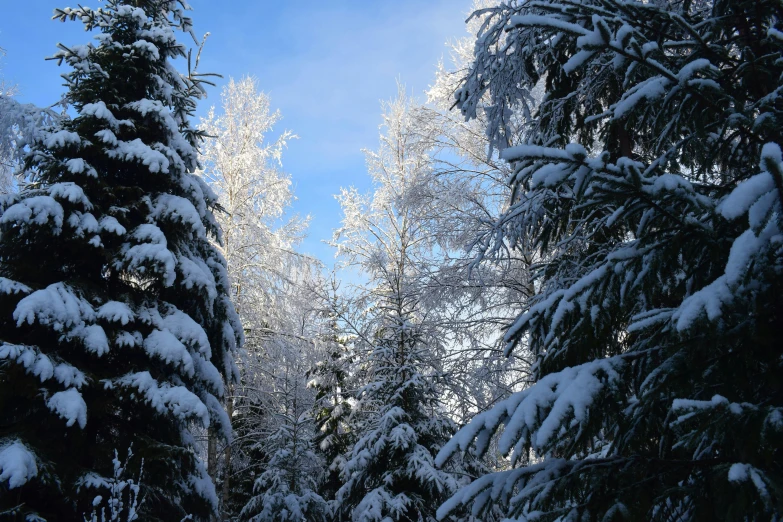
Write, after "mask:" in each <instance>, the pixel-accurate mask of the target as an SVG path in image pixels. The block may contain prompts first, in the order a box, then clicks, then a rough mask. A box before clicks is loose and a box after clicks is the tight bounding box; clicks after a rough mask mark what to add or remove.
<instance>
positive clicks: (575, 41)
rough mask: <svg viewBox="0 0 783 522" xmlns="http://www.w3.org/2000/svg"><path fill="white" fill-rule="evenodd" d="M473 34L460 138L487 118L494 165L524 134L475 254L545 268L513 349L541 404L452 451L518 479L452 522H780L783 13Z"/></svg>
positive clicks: (508, 404)
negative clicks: (469, 516)
mask: <svg viewBox="0 0 783 522" xmlns="http://www.w3.org/2000/svg"><path fill="white" fill-rule="evenodd" d="M476 16H479V17H484V18H483V19H482V22H483V26H482V29H481V31H480V33H479V36H478V41H477V44H476V60H475V62H474V63H473V64H472V66H471V68H470V70H469V71H467V76H466V77H465V79H464V82H463V84H462V86H461V88H460V89H459V90H458V91H457V93H456V97H457V103H458V105H459V106H460V108H461V110H462V111H463V114H465V115H466V116H467V117H470V118H472V117H475V116H476V114H477V110H479V109H480V108H482V107H485V108H486V109H487V111H488V113H489V114H491V122H490V125H489V130H490V133H491V134H492V136H493V143H494V144H495V145H496V146H498V147H501V148H502V147H503V146H505V145H507V144H508V143H509V142H511V141H512V140H511V138H512V136H511V135H510V134H509V133H510V132H514V131H513V129H514V128H521V129H524V133H523V135H522V136H514V138H516V139H517V140H519V139H520V138H521V142H522V144H521V145H518V146H514V147H509V148H506V149H505V150H503V151H502V153H501V155H502V157H503V158H505V159H506V160H508V161H509V162H511V163H512V164H513V167H514V170H515V173H514V175H513V176H512V177H511V178H510V184H511V199H510V204H509V208H508V211H507V212H506V214H505V215H504V216H503V217H502V218H501V220H500V221H499V222H498V223H497V225H496V227H495V230H494V231H493V234H492V236H493V237H489V236H488V237H485V238H484V239H485V240H486V242H485V244H486V245H489V247H488V251H487V252H486V253H487V254H491V253H492V251H493V250H492V249H493V248H494V249H503V248H508V247H509V246H511V247H512V248H514V249H516V250H517V251H518V252H520V253H522V254H524V255H529V256H531V257H533V258H534V259H535V261H536V266H535V269H534V275H535V291H536V294H535V296H534V297H533V298H532V299H531V301H530V303H528V305H527V306H525V307H524V308H523V309H522V310H521V314H520V316H519V317H518V319H517V320H516V321H515V322H514V323H513V324H512V325H510V327H509V328H508V330H507V331H506V333H505V340H506V342H507V350H508V351H512V350H525V349H527V350H529V352H530V356H531V357H532V358H534V360H535V364H534V367H533V370H534V377H535V380H536V382H535V384H534V385H532V386H531V387H529V388H528V389H526V390H524V391H521V392H519V393H517V394H514V395H512V396H511V397H509V398H508V399H506V400H504V401H502V402H501V403H500V404H498V405H497V406H496V407H495V408H493V409H492V410H490V411H488V412H485V413H482V414H479V415H478V416H477V417H476V418H475V419H474V420H473V421H472V422H471V423H470V424H469V425H468V426H467V427H466V428H464V429H463V430H461V432H460V433H459V434H458V435H457V436H455V437H454V438H453V439H452V441H451V442H450V443H449V445H448V446H447V447H446V448H444V450H443V451H442V452H441V454H440V455H439V458H438V460H439V462H441V463H442V462H445V461H446V460H447V458H448V457H449V456H450V455H452V454H454V453H455V452H457V451H460V450H467V449H469V448H471V447H474V448H477V450H478V451H479V452H484V451H487V449H488V448H489V446H490V441H492V440H493V439H494V440H497V441H498V447H499V448H500V450H501V451H502V452H503V453H505V454H507V455H510V457H511V463H512V465H513V468H512V469H509V470H506V471H501V472H497V473H492V474H487V475H485V476H484V477H481V478H480V479H478V480H476V481H475V482H474V483H473V484H471V485H470V486H469V487H467V488H464V489H463V490H462V491H460V492H459V493H458V494H457V495H455V496H454V497H453V498H452V499H451V500H450V501H449V502H447V503H446V504H445V505H444V506H443V507H442V509H441V511H440V513H439V514H440V516H441V518H443V517H445V516H446V515H447V514H448V513H449V512H451V510H452V509H455V508H457V507H458V506H460V505H463V506H470V507H471V508H472V509H474V510H475V512H477V513H481V511H482V510H483V509H486V508H487V507H488V506H491V505H495V506H499V507H501V508H502V509H503V511H504V514H505V515H506V516H507V517H508V518H509V519H514V520H532V519H535V520H540V521H562V520H586V521H587V520H589V521H593V520H604V521H619V520H660V521H675V520H676V521H681V520H742V521H745V520H780V519H781V517H783V475H781V469H783V452H782V451H781V448H783V393H782V392H781V390H783V387H782V386H781V376H783V343H781V342H780V339H779V332H780V327H781V325H783V294H782V293H781V288H783V221H782V219H783V157H782V156H783V155H782V154H781V146H783V134H781V129H783V125H782V124H783V98H781V93H783V25H781V20H783V9H782V8H781V5H780V2H776V1H768V0H753V1H748V0H714V1H710V0H692V1H691V0H688V1H680V0H656V1H649V2H641V1H631V0H581V1H578V0H577V1H565V0H564V1H562V2H561V1H557V0H555V1H552V2H538V1H527V0H520V1H512V2H509V3H507V4H503V5H500V6H498V7H496V8H490V9H487V10H484V11H481V12H478V13H476ZM536 86H539V87H542V86H543V87H544V89H545V92H546V94H545V96H544V98H543V100H541V102H540V103H539V104H536V105H531V100H532V99H533V98H532V97H531V92H532V91H533V89H535V88H536ZM526 110H530V112H528V113H527V114H528V115H529V117H526V116H525V112H526ZM511 123H513V125H512V124H511ZM496 435H497V437H496Z"/></svg>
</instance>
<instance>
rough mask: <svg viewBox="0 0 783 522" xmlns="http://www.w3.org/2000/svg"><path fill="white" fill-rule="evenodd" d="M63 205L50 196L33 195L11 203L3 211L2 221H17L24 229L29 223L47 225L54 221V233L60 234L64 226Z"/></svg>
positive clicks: (0, 220) (0, 219)
mask: <svg viewBox="0 0 783 522" xmlns="http://www.w3.org/2000/svg"><path fill="white" fill-rule="evenodd" d="M63 217H64V212H63V207H62V206H61V205H60V204H59V203H58V202H57V201H55V200H54V198H52V197H50V196H32V197H29V198H25V199H23V200H22V201H20V202H19V203H17V204H15V205H11V206H10V207H8V208H7V209H6V211H5V212H4V213H3V217H2V218H0V223H15V224H18V225H19V226H20V227H21V228H22V229H23V230H24V229H25V228H26V226H27V225H30V224H36V225H45V224H46V223H48V222H50V221H51V222H52V225H53V227H54V233H55V234H59V233H60V232H61V231H62V226H63Z"/></svg>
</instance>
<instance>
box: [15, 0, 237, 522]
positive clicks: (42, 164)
mask: <svg viewBox="0 0 783 522" xmlns="http://www.w3.org/2000/svg"><path fill="white" fill-rule="evenodd" d="M186 9H187V5H186V4H185V3H184V2H182V1H174V0H135V1H133V2H130V5H128V4H123V3H121V2H119V1H117V0H106V2H105V4H104V6H103V7H102V8H100V9H95V10H93V9H90V8H86V7H79V8H76V9H71V8H66V9H58V10H57V11H56V12H55V18H56V19H59V20H63V21H65V20H66V19H71V20H74V19H78V20H80V21H82V22H83V23H84V24H85V27H86V29H87V30H96V31H97V32H98V34H97V35H96V38H95V39H96V42H95V43H93V44H88V45H80V46H73V47H66V46H63V45H61V46H60V52H59V53H58V54H57V56H56V57H57V58H58V59H59V60H60V62H62V61H65V62H66V63H67V64H68V65H69V66H70V67H71V68H72V70H71V71H70V72H68V73H67V74H65V75H64V78H65V79H66V82H67V86H68V89H69V91H68V94H67V99H68V102H69V103H70V104H71V106H72V107H73V109H74V111H75V113H76V116H75V117H74V118H73V119H64V120H62V121H60V122H59V123H58V124H56V125H55V126H53V127H52V128H50V129H47V130H46V131H45V132H43V133H42V134H43V135H42V137H40V138H39V139H37V140H36V142H35V143H33V144H32V145H31V152H30V154H29V156H28V159H27V168H28V170H29V171H30V172H31V173H32V175H33V178H32V183H30V184H29V185H28V186H27V187H26V188H25V189H24V190H22V191H21V192H20V193H19V194H17V195H14V196H6V197H4V199H3V201H2V208H1V209H0V210H1V211H2V213H1V215H0V275H2V278H0V337H1V338H2V345H0V512H3V514H4V515H8V514H11V517H12V519H13V517H14V516H16V517H17V518H18V519H20V520H21V519H24V518H25V517H26V519H27V520H44V519H45V520H49V521H55V520H83V514H85V513H90V512H92V506H93V499H94V498H95V497H96V496H99V495H102V496H104V497H107V495H108V494H109V493H110V492H109V491H108V489H107V488H108V487H109V484H110V483H111V480H110V479H111V478H112V477H113V471H114V470H113V462H112V460H113V456H114V451H115V449H116V450H119V451H120V452H123V451H125V450H126V449H127V448H130V447H132V448H133V452H134V458H133V459H132V460H131V461H130V462H129V463H128V468H129V469H128V473H130V476H138V474H139V467H140V463H141V460H142V459H143V461H144V474H143V479H142V484H141V490H140V491H141V497H142V498H143V502H142V503H141V506H140V516H141V518H142V519H143V520H163V521H167V522H170V521H178V520H181V519H183V518H184V517H186V516H192V517H193V518H192V519H193V520H207V519H208V517H209V516H211V514H212V513H213V512H214V511H215V509H216V504H217V499H216V496H215V491H214V486H213V484H212V482H211V480H210V478H209V477H208V476H207V473H206V470H205V466H204V465H203V464H202V462H201V461H200V459H199V457H198V456H197V454H196V452H195V450H194V438H193V436H192V434H191V431H190V428H191V426H192V425H193V423H199V424H201V425H203V426H207V425H209V424H210V423H212V425H213V426H214V425H217V426H218V428H219V430H220V431H221V432H222V433H223V434H224V435H228V434H229V433H230V424H229V419H228V417H227V416H226V415H225V412H223V411H222V408H221V405H220V401H219V398H220V397H221V396H222V394H223V388H224V384H223V383H224V380H225V379H228V380H233V379H235V378H236V374H237V372H236V367H235V365H234V361H233V359H234V353H235V351H236V350H237V349H238V346H239V345H240V343H241V342H242V330H241V327H240V324H239V321H238V318H237V316H236V314H235V312H234V309H233V307H232V305H231V302H230V299H229V298H228V295H227V292H228V279H227V275H226V267H225V261H224V260H223V258H222V257H221V255H220V254H219V253H218V252H217V250H216V249H215V247H214V246H213V245H211V244H210V241H209V238H210V237H216V236H219V230H218V227H217V225H216V222H215V219H214V217H213V215H212V208H213V207H214V204H215V197H214V194H213V193H212V192H211V191H210V189H209V188H208V187H207V186H206V185H205V184H204V183H203V182H202V181H201V180H200V179H199V178H198V177H197V176H195V175H194V174H193V172H194V170H195V169H196V168H197V151H196V146H197V142H198V140H199V138H200V134H199V133H198V132H197V131H195V130H194V129H193V128H192V127H191V125H190V123H189V119H190V117H191V116H192V113H193V110H194V107H195V101H196V98H198V97H200V96H201V95H202V94H203V89H202V85H201V83H202V79H200V78H199V77H198V76H197V75H194V74H188V75H181V74H180V73H178V72H177V71H176V69H175V68H174V65H173V63H172V60H173V59H174V58H177V57H187V58H189V55H188V54H187V53H186V51H185V47H184V46H183V45H182V44H180V43H178V42H177V40H176V36H175V32H174V31H175V30H182V31H184V32H185V33H186V34H190V35H191V36H192V31H191V20H190V18H188V16H186V12H185V10H186Z"/></svg>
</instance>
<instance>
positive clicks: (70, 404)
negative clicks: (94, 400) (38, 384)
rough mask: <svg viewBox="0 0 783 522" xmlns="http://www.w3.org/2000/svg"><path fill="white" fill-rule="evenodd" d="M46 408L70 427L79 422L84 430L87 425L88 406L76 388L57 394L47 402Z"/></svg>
mask: <svg viewBox="0 0 783 522" xmlns="http://www.w3.org/2000/svg"><path fill="white" fill-rule="evenodd" d="M46 406H47V407H48V408H49V409H50V410H52V411H53V412H54V413H56V414H57V415H59V416H60V417H62V418H63V419H65V420H66V421H67V422H66V423H65V425H66V426H68V427H71V426H73V425H74V424H75V423H77V422H78V423H79V427H80V428H82V429H84V427H85V426H86V425H87V404H86V403H85V402H84V398H83V397H82V394H81V393H79V390H77V389H76V388H69V389H67V390H65V391H61V392H57V393H55V394H54V395H52V396H51V397H50V398H49V400H48V401H46Z"/></svg>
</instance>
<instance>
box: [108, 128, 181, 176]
mask: <svg viewBox="0 0 783 522" xmlns="http://www.w3.org/2000/svg"><path fill="white" fill-rule="evenodd" d="M101 132H104V133H108V132H109V131H101ZM106 154H107V155H108V156H109V157H110V158H119V159H124V160H125V161H135V160H138V161H141V164H142V165H145V166H147V167H148V168H149V171H150V172H152V173H153V174H156V173H159V172H163V173H167V172H168V171H169V160H168V158H167V157H166V156H165V155H164V154H162V153H160V152H159V151H157V150H155V149H153V148H152V147H150V146H149V145H147V144H146V143H144V142H143V141H141V139H139V138H136V139H135V140H132V141H120V140H118V141H117V144H116V146H115V148H114V149H112V150H108V151H106Z"/></svg>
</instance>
